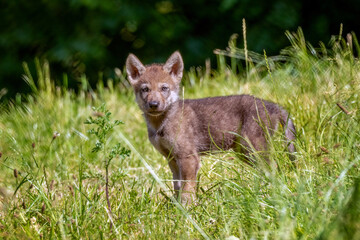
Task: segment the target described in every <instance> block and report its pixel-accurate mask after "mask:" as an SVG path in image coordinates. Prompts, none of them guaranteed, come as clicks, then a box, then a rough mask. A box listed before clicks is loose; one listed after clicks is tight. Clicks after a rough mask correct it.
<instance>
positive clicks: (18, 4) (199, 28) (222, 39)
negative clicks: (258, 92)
mask: <svg viewBox="0 0 360 240" xmlns="http://www.w3.org/2000/svg"><path fill="white" fill-rule="evenodd" d="M358 3H359V0H348V1H346V2H339V1H336V0H328V1H327V2H326V4H324V3H323V2H322V1H320V0H312V1H309V0H304V1H296V0H273V1H267V0H222V1H220V0H218V1H215V0H211V1H209V0H208V1H205V0H191V1H189V0H182V1H180V0H172V1H171V0H163V1H159V0H149V1H140V0H51V1H50V0H37V1H26V0H11V1H1V2H0V16H1V21H0V52H1V55H0V90H1V89H2V88H8V89H9V90H10V94H9V95H11V94H13V93H15V92H19V91H20V92H21V91H24V90H25V88H24V87H25V84H24V83H23V81H22V79H21V74H22V72H23V70H22V67H21V62H22V61H27V62H29V63H32V62H33V59H34V57H35V56H38V57H40V58H46V59H48V60H49V61H50V63H51V66H52V68H51V69H52V71H53V72H56V74H53V76H61V74H60V73H62V72H67V73H68V74H69V77H70V80H71V81H70V83H69V85H70V87H72V88H75V87H76V85H77V81H76V79H78V77H79V76H80V75H81V74H83V73H86V75H87V76H89V78H90V80H91V82H92V83H94V82H96V81H97V80H98V73H99V72H103V73H104V76H105V77H108V76H111V75H112V74H113V69H114V67H122V66H123V65H124V61H125V58H126V56H127V55H128V53H129V52H134V53H135V54H137V55H138V56H139V57H140V58H141V59H142V60H143V61H144V62H145V63H150V62H153V61H164V60H165V59H166V58H167V57H168V56H169V55H170V54H171V53H172V52H173V51H174V50H180V51H181V52H182V54H183V57H184V60H185V64H186V66H187V67H189V66H192V65H202V64H203V63H204V60H205V59H206V58H209V57H212V58H213V57H214V56H213V54H212V51H213V49H215V48H224V47H225V46H226V45H227V41H228V39H229V37H230V35H231V34H233V33H239V34H241V33H242V19H243V18H245V19H246V21H247V42H248V48H249V49H251V50H254V51H258V52H262V49H266V51H267V53H268V54H269V55H271V54H277V53H278V51H279V50H280V49H281V48H283V47H285V46H286V45H287V44H288V42H287V39H286V38H285V35H284V31H285V30H295V29H296V28H297V27H298V26H302V27H303V30H304V32H305V36H306V38H307V39H308V40H311V41H313V42H314V41H316V42H317V41H320V40H321V41H324V42H325V43H326V42H327V41H328V40H329V39H330V35H331V34H338V32H339V26H340V23H344V32H345V33H346V32H349V31H351V30H354V31H356V30H358V29H359V27H360V22H359V21H357V17H358V16H359V11H358V10H357V6H358ZM316 42H315V43H316ZM58 81H61V79H58Z"/></svg>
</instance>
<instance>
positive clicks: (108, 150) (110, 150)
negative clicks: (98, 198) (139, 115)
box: [85, 104, 130, 214]
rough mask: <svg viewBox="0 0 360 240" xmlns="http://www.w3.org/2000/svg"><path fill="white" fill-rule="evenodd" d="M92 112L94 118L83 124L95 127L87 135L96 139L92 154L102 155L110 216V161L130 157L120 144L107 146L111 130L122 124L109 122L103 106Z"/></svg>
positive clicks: (108, 116) (128, 152) (108, 115)
mask: <svg viewBox="0 0 360 240" xmlns="http://www.w3.org/2000/svg"><path fill="white" fill-rule="evenodd" d="M93 110H94V116H96V118H93V117H91V116H90V117H89V118H88V119H86V121H85V124H91V125H95V127H94V128H92V129H90V130H89V131H88V133H90V134H92V135H95V137H96V138H97V140H96V143H95V147H94V148H93V149H92V150H91V151H92V152H94V153H98V152H100V153H102V157H103V158H104V162H105V171H106V175H105V184H106V186H105V191H106V201H107V205H108V210H109V213H110V214H111V213H112V212H111V204H110V198H109V166H110V162H111V160H113V159H114V158H116V157H119V158H122V159H124V158H125V157H128V156H129V155H130V150H128V149H126V148H125V147H122V146H121V143H116V144H115V145H114V146H112V147H111V146H108V144H107V142H108V137H109V134H110V132H111V130H112V129H113V128H114V127H116V126H118V125H120V124H124V123H123V122H122V121H119V120H115V121H113V122H112V121H111V119H110V116H111V112H110V111H109V110H107V109H106V106H105V104H102V105H101V106H100V107H98V108H95V107H93Z"/></svg>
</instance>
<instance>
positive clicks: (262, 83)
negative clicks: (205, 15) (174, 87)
mask: <svg viewBox="0 0 360 240" xmlns="http://www.w3.org/2000/svg"><path fill="white" fill-rule="evenodd" d="M287 36H288V38H289V40H290V43H291V46H290V47H288V48H286V49H284V50H283V51H282V52H281V55H280V56H275V57H271V56H266V55H265V54H257V53H253V52H251V51H250V50H248V49H246V51H244V49H239V48H238V47H237V46H236V42H235V40H236V38H235V37H233V38H232V40H231V41H230V42H229V47H228V49H226V50H216V53H217V54H218V59H219V61H218V62H219V66H218V69H217V70H212V69H210V68H209V65H210V64H207V67H206V68H204V69H203V68H200V67H198V68H193V69H191V70H190V71H189V72H187V74H185V78H184V80H183V81H184V97H186V98H197V97H206V96H216V95H229V94H243V93H246V94H252V95H255V96H258V97H261V98H264V99H267V100H272V101H276V102H278V103H279V104H281V105H282V106H284V107H285V108H286V109H287V110H289V112H290V113H291V116H292V118H293V120H294V122H295V125H296V128H297V131H298V140H297V141H296V143H295V145H296V149H297V153H296V162H295V165H296V166H294V164H292V163H291V162H290V161H289V160H288V157H287V155H286V152H284V151H283V144H282V142H281V141H282V140H281V138H275V139H274V140H272V142H271V145H272V150H273V151H272V154H271V158H272V159H273V160H274V161H276V163H277V168H267V167H266V166H264V165H263V164H258V165H256V166H249V165H248V164H246V163H244V162H242V161H241V160H239V158H237V157H236V153H234V152H232V151H229V152H223V153H220V154H216V155H215V154H209V155H207V156H205V157H203V161H202V167H201V169H200V171H199V182H200V184H199V186H198V190H197V197H198V203H197V204H196V205H193V206H189V207H187V208H186V209H185V208H181V207H178V206H177V205H176V203H175V202H174V201H173V200H171V199H170V196H171V194H172V191H171V189H172V187H171V186H172V182H171V179H172V177H171V173H170V170H169V168H168V167H167V163H166V160H165V159H163V158H162V157H161V155H160V154H159V153H158V152H157V151H156V150H155V149H154V148H153V147H152V146H151V144H150V142H149V141H148V139H147V132H146V126H145V123H144V120H143V119H142V116H141V112H140V110H139V109H138V107H137V106H136V104H135V102H134V96H133V93H132V91H131V89H129V88H128V84H127V83H126V82H124V75H123V72H122V71H121V70H119V69H117V70H116V74H117V79H114V80H109V81H108V82H107V84H106V85H107V87H106V88H105V87H104V86H103V84H102V83H101V82H100V83H99V86H98V87H97V90H96V91H93V90H91V89H90V88H89V86H88V85H87V82H86V78H85V77H83V78H82V81H81V82H82V87H83V88H82V90H81V91H80V92H79V93H77V94H75V93H74V92H73V91H69V90H66V89H65V88H64V89H63V88H59V87H56V86H55V85H54V82H53V81H52V80H51V79H52V78H51V75H50V68H49V64H48V63H46V62H45V63H40V62H37V63H36V65H37V72H36V73H35V74H34V73H30V71H29V70H28V68H27V67H26V65H25V76H24V78H25V80H26V81H27V82H28V83H29V85H30V86H31V87H32V89H33V92H34V94H33V95H31V96H26V97H22V98H20V97H18V98H17V99H16V100H15V101H14V103H13V104H12V105H11V106H10V107H8V108H3V109H2V112H1V115H0V152H1V157H0V181H1V182H0V198H1V203H0V236H1V237H2V238H8V239H28V238H30V239H32V238H34V239H39V238H45V239H49V238H61V239H68V238H81V239H108V238H119V239H149V238H150V239H200V238H203V237H205V238H219V239H226V238H228V239H258V238H260V239H262V238H264V239H357V238H359V237H360V227H359V224H360V220H359V218H358V216H360V206H359V204H360V190H359V189H360V187H359V184H360V180H359V173H360V165H359V164H360V154H359V153H360V125H359V122H360V113H359V108H360V101H359V100H360V99H359V93H360V63H359V60H358V58H356V57H354V56H359V49H360V48H359V44H358V42H357V40H356V36H355V34H350V35H348V36H347V37H346V39H343V38H342V37H334V38H333V39H332V40H331V42H330V47H328V48H326V47H325V44H320V47H319V48H314V47H313V46H311V45H310V44H308V43H307V42H306V41H305V38H304V36H303V34H302V32H301V30H299V31H297V32H296V33H289V32H288V33H287ZM350 36H351V37H350ZM245 52H246V57H245ZM225 56H230V57H231V67H228V66H227V65H226V60H227V58H225ZM245 59H246V63H245V66H244V62H242V60H245ZM35 79H36V80H35ZM64 82H66V77H64ZM24 99H25V100H26V101H24ZM102 103H106V106H107V108H108V109H109V110H110V111H111V112H112V114H113V116H114V119H119V120H122V121H123V122H124V123H125V125H121V126H118V127H117V128H114V129H113V130H112V132H111V134H109V135H108V137H107V140H106V141H107V143H108V144H109V145H113V143H117V142H120V143H121V144H122V145H123V146H127V147H128V148H131V149H132V150H133V151H132V154H131V155H130V156H129V157H127V158H123V159H122V158H121V159H120V158H114V159H113V160H112V162H111V165H109V200H110V204H111V211H112V213H111V214H109V211H108V206H107V199H106V196H105V185H106V182H105V175H106V171H105V168H104V167H103V163H104V159H103V158H102V155H101V154H100V155H99V154H98V153H94V152H92V151H91V150H92V148H93V146H94V144H95V141H96V139H95V138H93V136H92V135H90V134H88V132H87V131H88V130H89V129H90V127H89V126H87V125H85V124H84V121H85V120H86V119H87V118H88V116H91V115H93V114H94V113H93V111H92V106H96V107H98V106H100V105H101V104H102ZM95 114H96V113H95ZM147 164H148V165H147ZM158 181H161V184H164V185H165V186H163V187H161V186H162V185H161V184H159V182H158ZM110 222H111V223H112V224H110Z"/></svg>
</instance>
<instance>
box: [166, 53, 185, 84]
mask: <svg viewBox="0 0 360 240" xmlns="http://www.w3.org/2000/svg"><path fill="white" fill-rule="evenodd" d="M163 69H164V71H165V72H167V73H169V74H170V75H171V76H172V77H173V79H174V81H175V83H177V84H179V83H180V81H181V78H182V76H183V71H184V62H183V60H182V57H181V54H180V53H179V52H178V51H176V52H174V53H173V54H172V55H171V56H170V57H169V59H168V60H167V61H166V63H165V64H164V66H163Z"/></svg>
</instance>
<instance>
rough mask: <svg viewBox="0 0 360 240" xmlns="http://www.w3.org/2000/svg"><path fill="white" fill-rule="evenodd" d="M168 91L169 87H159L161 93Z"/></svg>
mask: <svg viewBox="0 0 360 240" xmlns="http://www.w3.org/2000/svg"><path fill="white" fill-rule="evenodd" d="M168 90H169V87H167V86H162V87H161V91H163V92H166V91H168Z"/></svg>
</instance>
